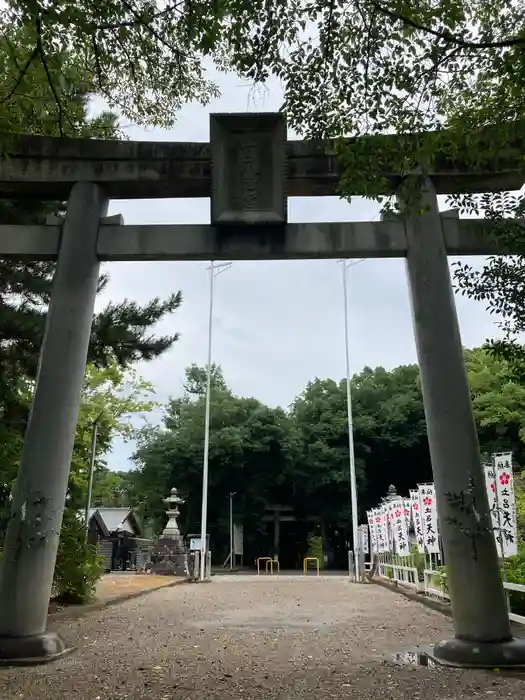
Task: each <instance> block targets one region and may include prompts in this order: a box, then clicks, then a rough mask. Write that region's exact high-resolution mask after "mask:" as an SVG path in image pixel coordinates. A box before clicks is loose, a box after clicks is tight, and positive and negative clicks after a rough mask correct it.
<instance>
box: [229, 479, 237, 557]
mask: <svg viewBox="0 0 525 700" xmlns="http://www.w3.org/2000/svg"><path fill="white" fill-rule="evenodd" d="M236 493H237V492H236V491H234V492H233V493H231V492H230V569H233V556H234V555H233V497H234V496H235V494H236Z"/></svg>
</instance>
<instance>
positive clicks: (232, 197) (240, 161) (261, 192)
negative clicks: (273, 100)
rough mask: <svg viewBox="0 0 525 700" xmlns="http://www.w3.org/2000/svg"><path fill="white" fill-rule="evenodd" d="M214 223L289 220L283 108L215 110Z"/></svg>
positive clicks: (212, 134)
mask: <svg viewBox="0 0 525 700" xmlns="http://www.w3.org/2000/svg"><path fill="white" fill-rule="evenodd" d="M210 141H211V156H212V191H211V223H212V225H214V226H231V225H238V224H244V225H248V224H255V225H264V226H269V225H283V224H285V223H286V218H287V216H286V192H285V184H286V121H285V118H284V115H283V114H279V113H277V114H270V113H256V114H212V115H210Z"/></svg>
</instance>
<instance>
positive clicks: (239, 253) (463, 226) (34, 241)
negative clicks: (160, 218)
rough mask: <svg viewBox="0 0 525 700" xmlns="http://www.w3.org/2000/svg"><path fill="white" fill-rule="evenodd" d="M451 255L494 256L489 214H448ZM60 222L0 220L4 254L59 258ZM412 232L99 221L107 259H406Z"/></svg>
mask: <svg viewBox="0 0 525 700" xmlns="http://www.w3.org/2000/svg"><path fill="white" fill-rule="evenodd" d="M442 219H443V229H444V235H445V241H446V244H447V251H448V254H449V255H493V254H496V253H497V252H498V251H497V246H496V244H495V239H494V237H492V236H490V235H489V232H488V228H489V226H490V221H487V220H477V219H463V220H459V221H458V220H453V219H452V220H451V219H449V218H447V217H445V218H443V217H442ZM59 241H60V226H44V225H42V226H16V225H14V226H7V225H4V226H2V225H0V257H2V258H6V259H13V260H35V259H38V260H54V259H56V257H57V253H58V244H59ZM406 250H407V247H406V238H405V235H404V230H403V227H402V224H400V223H398V222H392V221H389V222H382V221H376V222H362V221H359V222H342V223H335V222H328V223H310V224H287V225H286V226H285V227H284V228H283V229H280V230H279V231H277V232H276V231H275V230H271V231H268V230H267V229H264V227H257V226H252V227H250V228H244V229H243V228H241V227H239V226H236V227H231V228H230V229H228V230H226V231H225V230H221V231H219V230H218V229H217V228H216V227H213V226H208V225H206V224H174V225H137V226H134V225H128V226H118V225H111V226H110V225H107V224H105V223H104V222H102V224H101V226H100V231H99V236H98V245H97V252H98V255H99V258H100V259H101V260H112V261H116V260H210V259H213V260H293V259H305V258H306V259H315V258H319V259H322V258H401V257H404V256H405V255H406Z"/></svg>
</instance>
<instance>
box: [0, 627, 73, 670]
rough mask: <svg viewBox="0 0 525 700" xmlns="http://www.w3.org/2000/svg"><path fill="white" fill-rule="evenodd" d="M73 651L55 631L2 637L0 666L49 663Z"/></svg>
mask: <svg viewBox="0 0 525 700" xmlns="http://www.w3.org/2000/svg"><path fill="white" fill-rule="evenodd" d="M71 651H73V647H67V646H66V645H65V643H64V641H63V640H62V639H61V638H60V637H59V636H58V634H56V633H55V632H44V633H43V634H38V635H34V636H31V637H0V666H33V665H35V666H36V665H37V664H47V663H50V662H51V661H56V660H57V659H60V658H61V657H62V656H64V655H65V654H68V653H70V652H71Z"/></svg>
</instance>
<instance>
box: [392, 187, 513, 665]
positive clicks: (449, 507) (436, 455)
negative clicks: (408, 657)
mask: <svg viewBox="0 0 525 700" xmlns="http://www.w3.org/2000/svg"><path fill="white" fill-rule="evenodd" d="M412 184H413V183H412ZM420 187H421V190H420V191H421V196H420V198H418V199H417V201H416V202H415V203H414V202H412V203H411V202H409V201H406V199H405V198H404V196H403V191H404V188H403V186H402V187H401V188H400V190H399V192H398V201H399V203H400V206H401V209H402V210H403V219H404V224H405V232H406V240H407V258H406V266H407V273H408V282H409V290H410V298H411V304H412V314H413V324H414V333H415V339H416V347H417V355H418V361H419V368H420V374H421V387H422V392H423V400H424V404H425V417H426V423H427V432H428V441H429V447H430V457H431V460H432V471H433V474H434V482H435V487H436V496H437V506H438V512H439V522H440V531H441V537H442V541H443V549H444V554H445V560H446V563H447V570H448V585H449V592H450V601H451V606H452V616H453V620H454V632H455V636H454V638H453V639H447V640H444V641H441V642H438V643H437V644H436V645H435V647H434V650H433V655H434V657H435V659H436V660H437V661H439V662H441V663H443V664H448V665H452V666H460V667H483V668H503V667H509V666H511V667H512V666H518V665H525V639H515V638H513V636H512V632H511V627H510V621H509V616H508V610H507V605H506V598H505V592H504V589H503V584H502V579H501V574H500V569H499V561H498V555H497V552H496V545H495V541H494V535H493V532H492V529H491V527H492V526H491V521H490V515H489V504H488V498H487V493H486V489H485V480H484V476H483V471H482V466H481V458H480V452H479V444H478V436H477V431H476V424H475V421H474V414H473V411H472V403H471V399H470V391H469V386H468V382H467V373H466V369H465V363H464V358H463V347H462V344H461V336H460V331H459V324H458V318H457V312H456V305H455V301H454V293H453V289H452V283H451V279H450V271H449V266H448V260H447V250H446V246H445V240H444V236H443V230H442V225H441V218H440V214H439V209H438V201H437V196H436V192H435V190H434V188H433V185H432V182H431V181H430V180H428V179H421V181H420ZM410 189H411V190H412V191H413V188H412V187H411V188H410Z"/></svg>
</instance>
